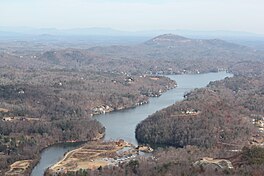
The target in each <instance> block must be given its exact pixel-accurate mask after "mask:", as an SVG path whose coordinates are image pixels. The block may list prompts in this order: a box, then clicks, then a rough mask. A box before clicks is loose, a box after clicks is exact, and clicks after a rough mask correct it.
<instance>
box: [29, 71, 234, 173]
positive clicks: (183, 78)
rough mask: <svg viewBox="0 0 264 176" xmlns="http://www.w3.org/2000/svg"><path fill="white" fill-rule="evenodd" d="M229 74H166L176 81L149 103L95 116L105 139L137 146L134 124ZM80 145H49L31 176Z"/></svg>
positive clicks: (229, 75) (41, 171) (42, 170)
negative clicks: (172, 86) (171, 87)
mask: <svg viewBox="0 0 264 176" xmlns="http://www.w3.org/2000/svg"><path fill="white" fill-rule="evenodd" d="M232 76H233V75H232V74H230V73H226V72H218V73H206V74H196V75H191V74H190V75H169V76H168V77H169V78H170V79H172V80H175V81H176V82H177V87H176V88H175V89H171V90H169V91H167V92H165V93H163V94H162V95H161V96H160V97H157V98H150V99H149V103H148V104H145V105H142V106H138V107H136V108H132V109H127V110H122V111H116V112H111V113H107V114H104V115H99V116H95V117H94V118H96V119H97V120H98V121H99V122H101V123H102V124H103V126H105V128H106V134H105V138H104V139H105V140H115V139H124V140H125V141H128V142H130V143H132V144H134V145H137V141H136V138H135V129H136V126H137V124H138V123H140V122H141V121H142V120H144V119H145V118H147V117H148V116H149V115H151V114H153V113H155V112H156V111H158V110H161V109H163V108H166V107H168V106H170V105H172V104H174V103H175V102H176V101H181V100H183V95H184V94H185V93H186V92H189V91H191V90H192V89H195V88H201V87H205V86H206V85H207V84H208V83H209V82H211V81H216V80H221V79H224V78H225V77H232ZM79 145H80V144H79ZM79 145H78V144H76V145H54V146H51V147H48V148H47V149H45V150H44V151H43V152H42V153H41V159H40V162H39V163H38V164H37V166H36V167H34V169H33V171H32V173H31V176H42V175H43V174H44V172H45V170H46V169H47V168H48V167H50V166H52V165H53V164H55V163H56V162H58V161H59V160H60V159H62V158H63V155H64V153H66V152H68V151H70V150H72V149H74V148H77V147H78V146H79Z"/></svg>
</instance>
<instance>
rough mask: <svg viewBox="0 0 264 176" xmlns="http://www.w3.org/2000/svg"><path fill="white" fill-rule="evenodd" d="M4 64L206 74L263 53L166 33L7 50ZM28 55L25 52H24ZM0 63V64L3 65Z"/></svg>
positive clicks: (254, 58) (223, 42)
mask: <svg viewBox="0 0 264 176" xmlns="http://www.w3.org/2000/svg"><path fill="white" fill-rule="evenodd" d="M3 51H4V52H3V53H2V54H1V55H0V57H1V59H2V60H5V61H6V62H4V63H3V62H2V64H4V65H6V64H8V65H10V66H16V67H22V68H66V69H78V70H94V71H110V72H120V71H123V72H129V73H148V72H151V73H168V74H171V73H202V72H210V71H218V70H228V69H229V68H231V67H232V66H234V65H235V64H237V63H241V62H259V61H261V60H263V59H264V53H263V51H261V50H260V51H258V50H256V49H253V48H251V47H247V46H243V45H238V44H234V43H230V42H226V41H223V40H219V39H191V38H187V37H183V36H179V35H173V34H163V35H159V36H156V37H154V38H152V39H149V40H146V41H144V42H142V43H140V44H134V45H111V46H96V47H90V48H88V49H75V48H68V49H67V48H62V49H60V48H54V49H51V48H45V49H40V50H36V51H30V52H26V53H25V52H24V50H23V49H21V51H19V50H18V49H17V48H16V51H15V52H12V49H9V50H8V49H3ZM23 52H24V53H23ZM2 64H0V65H2Z"/></svg>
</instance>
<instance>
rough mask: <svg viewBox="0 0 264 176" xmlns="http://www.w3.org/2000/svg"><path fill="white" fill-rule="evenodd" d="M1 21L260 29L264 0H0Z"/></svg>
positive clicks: (69, 25) (35, 24) (3, 23)
mask: <svg viewBox="0 0 264 176" xmlns="http://www.w3.org/2000/svg"><path fill="white" fill-rule="evenodd" d="M0 26H27V27H38V28H42V27H43V28H47V27H48V28H49V27H55V28H83V27H110V28H114V29H120V30H130V31H136V30H152V29H191V30H233V31H248V32H255V33H261V34H264V0H174V1H173V0H141V1H139V0H108V1H107V0H93V1H92V0H0Z"/></svg>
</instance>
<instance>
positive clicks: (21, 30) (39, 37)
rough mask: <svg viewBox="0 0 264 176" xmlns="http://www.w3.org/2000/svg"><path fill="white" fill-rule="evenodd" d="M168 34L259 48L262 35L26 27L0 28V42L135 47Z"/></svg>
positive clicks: (262, 39)
mask: <svg viewBox="0 0 264 176" xmlns="http://www.w3.org/2000/svg"><path fill="white" fill-rule="evenodd" d="M166 33H172V34H178V35H182V36H186V37H189V38H200V39H212V38H218V39H223V40H227V41H231V42H235V43H239V44H244V45H248V46H251V47H257V48H258V49H260V48H261V49H263V47H262V45H263V43H264V35H261V34H255V33H249V32H238V31H194V30H152V31H134V32H131V31H121V30H115V29H111V28H99V27H94V28H73V29H56V28H29V27H0V41H9V40H26V41H53V42H54V41H61V42H62V41H64V42H67V41H68V42H69V41H71V42H73V41H74V42H79V43H80V42H86V43H91V44H100V45H103V44H104V45H105V44H137V43H141V42H144V41H145V40H147V39H148V38H152V37H155V36H158V35H162V34H166Z"/></svg>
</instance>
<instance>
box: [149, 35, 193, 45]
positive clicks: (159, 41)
mask: <svg viewBox="0 0 264 176" xmlns="http://www.w3.org/2000/svg"><path fill="white" fill-rule="evenodd" d="M187 40H190V39H188V38H185V37H182V36H179V35H174V34H163V35H159V36H157V37H155V38H153V39H151V40H149V41H147V42H146V43H145V44H147V45H166V44H168V45H171V44H173V43H178V42H181V41H187Z"/></svg>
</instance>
